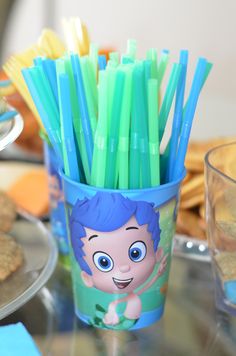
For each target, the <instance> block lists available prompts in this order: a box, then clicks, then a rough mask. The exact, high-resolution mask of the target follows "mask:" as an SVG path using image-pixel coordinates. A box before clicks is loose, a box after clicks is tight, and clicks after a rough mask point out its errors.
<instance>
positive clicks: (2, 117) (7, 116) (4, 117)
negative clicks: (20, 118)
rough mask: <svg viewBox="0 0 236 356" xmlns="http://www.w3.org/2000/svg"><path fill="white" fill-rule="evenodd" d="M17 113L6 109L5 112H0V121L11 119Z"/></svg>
mask: <svg viewBox="0 0 236 356" xmlns="http://www.w3.org/2000/svg"><path fill="white" fill-rule="evenodd" d="M17 114H18V112H17V111H15V110H11V111H6V112H4V113H2V114H0V122H5V121H9V120H12V119H13V118H14V117H15V116H16V115H17Z"/></svg>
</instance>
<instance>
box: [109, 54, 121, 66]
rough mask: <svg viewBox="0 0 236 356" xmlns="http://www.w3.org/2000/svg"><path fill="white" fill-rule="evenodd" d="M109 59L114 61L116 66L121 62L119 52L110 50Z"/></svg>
mask: <svg viewBox="0 0 236 356" xmlns="http://www.w3.org/2000/svg"><path fill="white" fill-rule="evenodd" d="M109 59H110V61H112V62H113V63H114V65H115V66H118V64H119V52H110V53H109Z"/></svg>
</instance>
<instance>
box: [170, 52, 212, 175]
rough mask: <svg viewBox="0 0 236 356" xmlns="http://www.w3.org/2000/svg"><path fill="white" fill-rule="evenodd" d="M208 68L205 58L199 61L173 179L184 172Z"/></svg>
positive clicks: (185, 115) (187, 107) (186, 111)
mask: <svg viewBox="0 0 236 356" xmlns="http://www.w3.org/2000/svg"><path fill="white" fill-rule="evenodd" d="M206 68H207V62H206V60H205V59H204V58H200V59H199V60H198V64H197V68H196V71H195V74H194V78H193V83H192V86H191V90H190V94H189V98H188V103H187V106H186V110H185V112H184V117H183V125H182V129H181V134H180V139H179V148H178V152H177V156H176V160H175V166H174V170H173V179H174V180H175V179H178V178H179V177H180V175H181V174H182V173H183V170H184V160H185V156H186V152H187V147H188V141H189V136H190V132H191V127H192V121H193V117H194V114H195V110H196V106H197V101H198V98H199V95H200V91H201V88H202V85H203V81H204V77H205V73H206Z"/></svg>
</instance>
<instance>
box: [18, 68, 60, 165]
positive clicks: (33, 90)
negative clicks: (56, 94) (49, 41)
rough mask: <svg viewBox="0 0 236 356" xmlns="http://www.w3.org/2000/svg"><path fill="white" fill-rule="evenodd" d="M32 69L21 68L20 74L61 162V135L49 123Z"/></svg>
mask: <svg viewBox="0 0 236 356" xmlns="http://www.w3.org/2000/svg"><path fill="white" fill-rule="evenodd" d="M32 69H33V68H31V69H23V70H22V75H23V77H24V79H25V82H26V84H27V86H28V88H29V91H30V94H31V96H32V98H33V100H34V102H35V105H36V107H37V110H38V112H39V115H40V117H41V120H42V123H43V126H44V130H46V132H47V135H48V137H49V140H50V142H51V144H52V146H53V148H54V150H55V152H56V154H57V157H58V158H59V160H60V162H61V163H63V156H62V149H61V137H60V136H58V133H57V132H56V133H55V130H54V128H53V127H52V125H51V121H50V118H49V116H50V113H48V111H47V107H46V105H45V102H44V101H43V96H41V92H40V90H38V87H37V85H36V81H35V79H33V75H32Z"/></svg>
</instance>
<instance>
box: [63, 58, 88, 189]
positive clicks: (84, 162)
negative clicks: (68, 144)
mask: <svg viewBox="0 0 236 356" xmlns="http://www.w3.org/2000/svg"><path fill="white" fill-rule="evenodd" d="M64 61H65V70H66V74H67V75H68V78H69V85H70V98H71V108H72V120H73V126H74V132H75V137H76V142H77V145H78V152H77V156H78V158H79V167H80V180H81V182H82V181H83V180H84V178H83V175H85V180H86V182H87V184H89V183H90V179H91V175H90V169H89V164H88V157H87V152H86V146H85V139H84V134H83V130H82V124H81V118H80V110H79V103H78V98H77V92H76V84H75V78H74V76H73V70H72V64H71V61H70V59H69V57H68V56H66V57H65V59H64ZM80 159H81V162H80ZM83 172H84V174H83Z"/></svg>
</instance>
